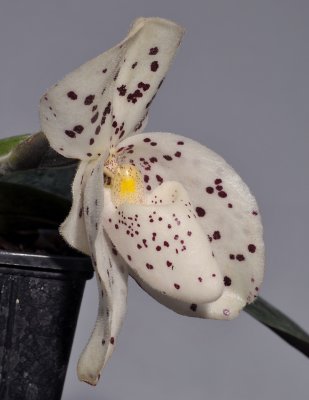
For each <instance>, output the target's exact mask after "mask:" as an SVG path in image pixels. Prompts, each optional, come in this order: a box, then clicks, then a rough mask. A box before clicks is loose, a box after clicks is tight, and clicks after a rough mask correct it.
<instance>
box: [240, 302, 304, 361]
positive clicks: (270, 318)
mask: <svg viewBox="0 0 309 400" xmlns="http://www.w3.org/2000/svg"><path fill="white" fill-rule="evenodd" d="M245 311H246V312H247V313H248V314H249V315H251V316H252V317H253V318H255V319H256V320H257V321H259V322H261V323H262V324H264V325H265V326H267V327H268V328H269V329H271V330H272V331H273V332H275V333H276V334H277V335H278V336H280V337H281V338H282V339H283V340H285V341H286V342H287V343H289V344H290V345H291V346H293V347H295V348H296V349H297V350H299V351H300V352H301V353H303V354H304V355H305V356H307V357H309V335H308V334H307V333H306V332H305V331H304V330H303V329H302V328H301V327H300V326H299V325H297V324H296V323H295V322H293V321H292V320H291V319H290V318H289V317H288V316H286V315H285V314H283V313H282V312H281V311H279V310H278V309H277V308H275V307H273V306H272V305H271V304H269V303H268V302H267V301H266V300H263V299H262V298H261V297H258V298H257V299H256V301H255V302H254V303H252V304H249V305H248V306H247V307H246V308H245Z"/></svg>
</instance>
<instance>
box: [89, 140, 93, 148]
mask: <svg viewBox="0 0 309 400" xmlns="http://www.w3.org/2000/svg"><path fill="white" fill-rule="evenodd" d="M93 143H94V139H93V138H91V139H90V140H89V144H90V146H91V145H93Z"/></svg>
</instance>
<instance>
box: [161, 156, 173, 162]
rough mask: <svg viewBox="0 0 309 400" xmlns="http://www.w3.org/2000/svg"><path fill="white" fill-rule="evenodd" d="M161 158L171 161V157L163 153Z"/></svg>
mask: <svg viewBox="0 0 309 400" xmlns="http://www.w3.org/2000/svg"><path fill="white" fill-rule="evenodd" d="M163 158H165V159H166V160H167V161H172V157H171V156H168V155H165V156H163Z"/></svg>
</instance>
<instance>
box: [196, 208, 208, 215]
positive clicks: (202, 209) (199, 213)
mask: <svg viewBox="0 0 309 400" xmlns="http://www.w3.org/2000/svg"><path fill="white" fill-rule="evenodd" d="M195 211H196V214H197V215H198V216H199V217H204V216H205V214H206V211H205V210H204V208H202V207H196V208H195Z"/></svg>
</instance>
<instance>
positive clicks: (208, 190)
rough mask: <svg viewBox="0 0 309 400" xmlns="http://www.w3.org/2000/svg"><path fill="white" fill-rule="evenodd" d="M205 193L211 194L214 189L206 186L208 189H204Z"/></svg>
mask: <svg viewBox="0 0 309 400" xmlns="http://www.w3.org/2000/svg"><path fill="white" fill-rule="evenodd" d="M206 192H207V193H208V194H212V193H213V192H214V188H213V187H211V186H208V187H207V188H206Z"/></svg>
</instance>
